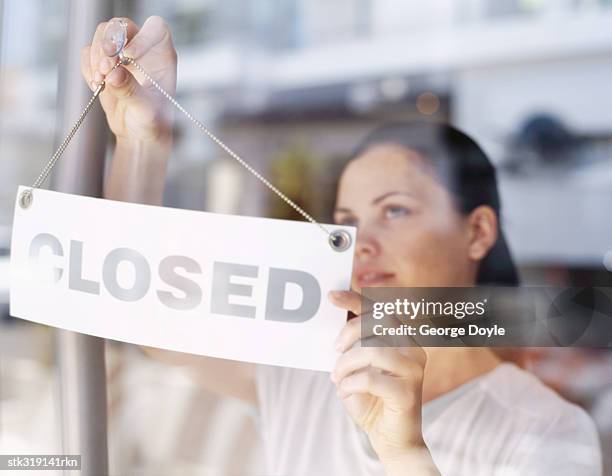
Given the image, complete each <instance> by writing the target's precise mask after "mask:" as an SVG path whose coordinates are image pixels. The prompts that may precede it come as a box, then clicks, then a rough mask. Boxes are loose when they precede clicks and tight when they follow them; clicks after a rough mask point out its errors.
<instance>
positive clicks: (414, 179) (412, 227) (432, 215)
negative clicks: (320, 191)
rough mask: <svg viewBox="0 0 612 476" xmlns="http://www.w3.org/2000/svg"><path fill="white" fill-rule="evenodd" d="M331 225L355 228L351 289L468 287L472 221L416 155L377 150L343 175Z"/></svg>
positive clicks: (395, 148)
mask: <svg viewBox="0 0 612 476" xmlns="http://www.w3.org/2000/svg"><path fill="white" fill-rule="evenodd" d="M334 220H335V222H336V223H338V224H346V225H354V226H357V227H358V232H357V243H356V247H355V261H354V268H353V278H352V283H351V284H352V288H353V289H354V290H356V291H358V292H360V291H361V288H363V287H379V286H387V287H393V286H396V287H417V286H431V287H433V286H447V287H450V286H471V285H473V284H474V282H475V276H476V271H477V265H478V260H475V259H474V258H473V256H471V255H473V253H471V250H470V246H471V242H472V240H473V233H471V227H470V222H469V220H468V218H467V217H465V216H463V215H462V214H461V213H459V211H458V210H457V209H456V206H455V205H454V203H453V201H452V198H451V196H450V194H449V192H448V191H447V190H446V189H445V188H444V186H443V185H442V184H441V183H440V182H439V181H438V180H437V178H436V175H435V172H434V170H433V169H432V168H431V165H430V164H428V163H427V161H426V160H424V159H423V158H422V157H421V156H420V155H419V154H418V153H417V152H414V151H411V150H407V149H405V148H403V147H401V146H397V145H393V144H389V145H376V146H373V147H371V148H370V149H368V150H366V151H365V152H364V153H363V154H362V155H360V156H358V157H356V158H355V159H353V160H352V161H351V162H350V163H349V164H348V165H347V167H346V168H345V169H344V171H343V174H342V177H341V179H340V184H339V188H338V195H337V199H336V209H335V212H334Z"/></svg>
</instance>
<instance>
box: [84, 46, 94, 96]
mask: <svg viewBox="0 0 612 476" xmlns="http://www.w3.org/2000/svg"><path fill="white" fill-rule="evenodd" d="M90 55H91V45H87V46H84V47H83V48H82V49H81V74H82V75H83V78H84V79H85V82H86V83H87V85H88V86H89V87H90V89H92V90H94V89H95V87H93V85H92V84H91V83H92V81H93V77H92V74H91V63H90Z"/></svg>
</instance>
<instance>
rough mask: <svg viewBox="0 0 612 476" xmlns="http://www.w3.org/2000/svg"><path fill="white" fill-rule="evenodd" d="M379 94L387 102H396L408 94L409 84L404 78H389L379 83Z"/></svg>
mask: <svg viewBox="0 0 612 476" xmlns="http://www.w3.org/2000/svg"><path fill="white" fill-rule="evenodd" d="M379 86H380V92H381V94H382V96H383V97H384V98H385V99H387V100H388V101H397V100H399V99H401V98H403V97H404V96H406V94H407V93H408V89H409V84H408V80H407V79H406V78H400V77H390V78H385V79H383V80H382V81H381V82H380V85H379Z"/></svg>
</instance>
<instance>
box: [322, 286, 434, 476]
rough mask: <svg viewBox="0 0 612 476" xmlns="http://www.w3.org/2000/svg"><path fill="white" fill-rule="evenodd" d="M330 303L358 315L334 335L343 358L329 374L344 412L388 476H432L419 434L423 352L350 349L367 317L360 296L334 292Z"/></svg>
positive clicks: (397, 348)
mask: <svg viewBox="0 0 612 476" xmlns="http://www.w3.org/2000/svg"><path fill="white" fill-rule="evenodd" d="M329 298H330V300H331V302H332V303H333V304H335V305H336V306H338V307H340V308H342V309H346V310H347V311H351V312H353V313H354V314H356V315H357V317H355V318H353V319H351V320H350V321H349V322H347V323H346V325H345V326H344V327H343V328H342V330H341V332H340V334H339V335H338V338H337V340H336V344H337V350H338V351H339V352H342V354H341V355H340V356H339V357H338V360H337V361H336V366H335V368H334V370H333V372H332V374H331V379H332V381H333V382H334V383H335V384H336V387H337V390H338V396H339V397H340V398H341V399H342V403H343V405H344V407H345V409H346V410H347V412H348V413H349V415H350V416H351V418H352V419H353V421H354V422H355V423H357V425H359V426H360V427H361V428H362V429H363V430H364V431H365V432H366V433H367V434H368V437H369V439H370V442H371V444H372V447H373V448H374V450H375V451H376V453H377V454H378V457H379V458H380V460H381V462H382V463H383V465H384V466H385V467H386V469H387V472H388V473H389V474H405V472H406V470H408V469H409V470H410V471H411V473H410V474H427V475H429V474H437V470H436V469H435V465H434V464H433V461H432V460H431V456H430V454H429V451H428V450H427V447H426V446H425V443H424V442H423V435H422V430H421V408H422V404H421V401H422V390H423V372H424V367H425V362H426V354H425V352H424V351H423V349H422V348H420V347H418V346H415V347H361V346H360V345H359V346H354V344H355V343H356V342H358V341H361V338H362V336H361V320H362V319H363V318H367V316H366V315H364V314H362V309H361V302H362V299H361V295H360V294H358V293H356V292H354V291H334V292H332V293H330V295H329ZM406 465H409V466H408V467H407V466H406ZM402 468H403V469H402Z"/></svg>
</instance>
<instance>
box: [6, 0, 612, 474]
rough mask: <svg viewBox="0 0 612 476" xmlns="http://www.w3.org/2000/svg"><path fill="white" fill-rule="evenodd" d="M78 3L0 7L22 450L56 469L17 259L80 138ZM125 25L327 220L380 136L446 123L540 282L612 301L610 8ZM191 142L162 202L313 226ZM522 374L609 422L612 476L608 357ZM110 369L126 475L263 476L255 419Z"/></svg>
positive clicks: (234, 407)
mask: <svg viewBox="0 0 612 476" xmlns="http://www.w3.org/2000/svg"><path fill="white" fill-rule="evenodd" d="M92 2H93V0H92ZM70 3H71V2H70V1H68V0H65V1H59V0H0V29H1V30H0V453H5V454H6V453H24V454H25V453H29V454H32V453H53V452H60V428H59V426H60V425H59V421H60V418H59V408H60V402H59V401H58V399H59V393H58V389H57V379H56V378H55V377H56V370H57V369H56V363H55V360H56V359H55V356H56V351H57V349H56V347H55V341H54V339H53V330H52V329H49V328H46V327H44V326H40V325H35V324H31V323H28V322H25V321H18V320H16V319H12V318H10V317H9V316H8V253H9V248H10V233H11V221H12V213H13V207H14V199H15V194H16V189H17V186H18V185H19V184H30V183H31V182H32V181H33V179H34V178H35V177H36V176H37V175H38V173H39V172H40V169H41V168H42V166H43V165H44V163H45V162H46V161H47V159H48V158H49V157H50V156H51V154H52V153H53V151H54V149H55V147H56V146H57V144H58V138H60V137H63V136H64V134H65V133H66V131H67V129H68V127H70V125H71V124H63V123H60V121H59V117H60V116H59V114H58V110H59V107H60V104H61V101H62V96H61V94H64V93H66V94H69V93H70V92H69V91H68V92H65V91H63V90H62V88H61V87H60V86H61V85H59V84H58V78H59V72H60V69H61V68H62V67H63V65H64V60H63V52H64V50H65V45H66V35H67V31H68V28H69V25H68V11H69V8H70ZM112 9H113V15H114V16H129V17H131V18H132V19H134V20H135V21H136V22H137V23H139V24H142V22H143V21H144V20H145V19H146V18H147V17H148V16H150V15H161V16H163V17H164V18H165V19H166V20H167V21H168V23H169V24H170V26H171V29H172V31H173V35H174V40H175V45H176V48H177V51H178V57H179V71H178V98H179V101H180V102H181V103H182V104H183V105H184V106H185V107H186V108H187V109H188V110H189V111H190V112H192V113H193V114H194V116H196V117H197V118H199V119H200V120H201V121H202V122H204V123H205V124H206V125H207V126H209V127H210V128H211V129H212V130H213V131H214V132H215V133H216V134H218V135H219V136H220V137H221V138H222V139H223V140H224V141H225V142H227V143H228V144H229V145H230V146H231V147H232V148H233V149H234V150H236V151H237V152H238V153H239V154H240V155H242V156H243V157H244V158H245V159H246V160H248V161H249V162H250V163H251V164H252V165H253V166H255V167H256V168H257V169H258V170H260V171H262V172H263V173H264V175H266V176H267V177H268V178H269V179H270V180H271V181H272V182H273V183H275V184H276V185H278V186H279V188H280V189H281V190H283V191H285V192H286V193H287V194H288V195H289V196H290V197H291V198H293V199H294V200H295V201H297V202H298V203H299V204H300V205H302V206H304V207H305V208H306V209H307V210H309V211H311V212H312V213H313V214H314V215H315V216H316V217H318V218H319V219H321V220H325V221H328V222H329V220H330V215H329V211H330V210H331V208H332V206H333V201H334V184H335V182H336V180H337V175H338V171H339V170H340V168H341V166H342V164H343V161H345V160H346V159H347V158H348V157H349V156H350V152H351V150H352V148H353V147H354V146H355V145H356V144H357V142H358V141H359V139H360V138H361V137H362V136H363V135H364V134H365V133H366V132H367V131H369V130H370V129H372V128H373V127H374V126H376V125H378V124H380V123H382V122H385V121H388V120H392V119H400V118H401V119H408V118H416V117H421V118H423V117H428V118H432V119H437V120H447V121H449V122H451V123H452V124H453V125H455V126H458V127H459V128H461V129H463V130H464V131H466V132H468V133H469V134H471V135H472V136H473V137H474V138H475V139H476V140H477V142H479V143H480V144H481V145H482V146H483V148H484V149H485V151H486V152H488V153H489V155H490V157H491V159H492V161H493V162H494V163H495V165H496V166H497V168H498V174H499V182H500V188H501V193H502V208H503V210H502V213H503V216H502V219H503V225H504V226H505V230H506V234H507V237H508V240H509V243H510V246H511V249H512V252H513V254H514V257H515V260H516V261H517V263H518V265H519V266H520V271H521V276H522V279H523V282H524V283H525V284H533V285H546V284H553V285H561V286H565V285H580V286H583V285H584V286H587V285H598V286H610V285H611V283H612V219H611V218H610V216H611V215H610V209H611V208H612V93H611V92H610V84H611V81H612V28H610V25H612V0H430V1H428V2H423V1H419V0H385V1H374V0H274V1H272V0H224V1H221V0H199V1H198V0H174V1H172V2H170V1H168V0H147V1H144V0H141V1H138V0H124V1H120V0H116V1H114V2H112ZM103 20H104V19H103V18H101V19H100V21H103ZM91 34H92V35H93V30H92V32H91ZM80 46H84V44H83V45H80ZM74 64H78V63H74ZM75 119H76V118H75ZM84 127H87V123H85V126H84ZM175 135H176V143H175V146H174V152H173V157H172V160H171V163H170V166H169V175H168V180H167V186H166V195H165V204H166V205H168V206H172V207H180V208H189V209H196V210H207V211H217V212H226V213H238V214H246V215H256V216H272V217H278V218H288V219H297V218H298V217H296V216H295V215H294V214H293V213H292V209H290V208H289V207H286V206H285V205H284V203H282V202H281V201H279V200H278V199H276V198H275V197H274V196H272V195H271V194H270V193H269V192H268V191H267V190H266V189H265V188H264V187H263V186H262V185H261V184H260V183H259V182H258V181H257V180H255V179H254V178H252V177H251V176H249V175H247V172H246V171H244V170H243V169H242V168H241V167H240V166H239V165H238V164H236V163H235V162H233V160H232V159H231V158H229V157H227V156H225V155H224V154H223V153H222V152H221V151H220V149H218V148H217V147H216V146H215V145H214V144H212V143H211V142H210V141H209V140H207V139H206V138H205V137H204V136H203V135H202V134H201V133H200V132H199V131H198V130H197V129H195V128H194V127H193V126H192V125H191V123H189V122H187V121H185V120H183V118H182V117H179V116H177V121H176V125H175ZM111 150H112V138H109V144H108V151H109V155H110V151H111ZM515 359H516V360H517V362H519V363H520V364H521V365H523V366H524V367H526V368H528V369H530V370H532V371H533V372H535V373H537V374H538V375H539V376H540V377H541V378H542V379H543V380H544V381H545V382H547V383H548V384H549V385H551V386H553V387H554V388H556V389H557V390H558V391H559V392H560V393H562V394H563V395H564V396H565V397H566V398H567V399H569V400H571V401H574V402H576V403H578V404H579V405H581V406H583V407H584V408H585V409H586V410H587V411H588V412H589V413H590V414H591V415H592V416H593V418H594V419H595V421H596V423H597V426H598V429H599V432H600V436H601V439H602V446H603V450H604V451H603V452H604V455H606V456H605V457H606V472H605V474H606V475H612V456H611V455H612V354H611V353H610V352H608V351H607V350H605V349H602V350H586V349H585V350H577V349H537V350H536V349H533V350H524V351H522V352H520V353H518V354H517V355H516V356H515ZM107 369H108V399H109V447H110V448H109V449H110V461H111V474H116V475H119V474H121V475H124V474H146V475H172V474H177V475H178V474H181V475H185V474H261V473H262V471H263V457H262V454H261V449H260V443H259V440H258V436H257V415H256V411H255V409H253V408H251V407H249V406H248V405H246V404H243V403H240V402H238V401H235V400H231V399H226V398H219V397H216V396H214V395H212V394H209V393H207V392H206V391H205V390H203V389H201V388H199V387H198V386H197V385H196V384H195V383H194V382H193V380H192V379H190V378H189V377H188V376H187V375H185V373H184V371H183V370H182V369H180V368H174V367H171V366H168V365H165V364H162V363H159V362H156V361H153V360H151V359H149V358H147V357H146V356H145V355H144V354H142V353H141V351H139V350H138V349H136V348H134V347H133V346H130V345H125V344H120V343H117V342H110V341H109V342H108V343H107ZM46 474H50V473H48V472H47V473H46Z"/></svg>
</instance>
